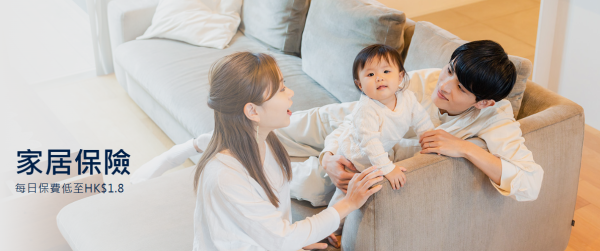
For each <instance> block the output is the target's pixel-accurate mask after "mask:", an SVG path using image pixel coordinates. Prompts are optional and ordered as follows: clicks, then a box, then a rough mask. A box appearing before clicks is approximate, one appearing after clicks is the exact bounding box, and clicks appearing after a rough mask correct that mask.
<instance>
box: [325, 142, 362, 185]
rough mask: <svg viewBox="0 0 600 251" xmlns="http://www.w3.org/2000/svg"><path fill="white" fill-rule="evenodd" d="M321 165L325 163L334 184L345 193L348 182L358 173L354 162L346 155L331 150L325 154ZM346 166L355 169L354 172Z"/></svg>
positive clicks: (326, 170)
mask: <svg viewBox="0 0 600 251" xmlns="http://www.w3.org/2000/svg"><path fill="white" fill-rule="evenodd" d="M321 165H323V168H324V169H325V172H327V175H329V177H330V178H331V181H332V182H333V184H334V185H335V186H336V187H337V188H339V189H340V190H342V192H344V193H346V189H348V182H350V180H351V179H352V177H354V173H358V171H357V170H356V168H355V167H354V165H353V164H352V162H350V161H348V160H347V159H346V157H344V156H341V155H333V154H332V153H331V152H326V153H325V154H324V155H323V160H322V163H321ZM346 168H348V169H349V170H352V171H354V173H353V172H348V171H347V170H346Z"/></svg>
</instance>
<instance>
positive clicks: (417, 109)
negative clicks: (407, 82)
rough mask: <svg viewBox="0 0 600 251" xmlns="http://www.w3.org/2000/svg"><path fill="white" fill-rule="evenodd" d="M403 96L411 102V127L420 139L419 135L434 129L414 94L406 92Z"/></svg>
mask: <svg viewBox="0 0 600 251" xmlns="http://www.w3.org/2000/svg"><path fill="white" fill-rule="evenodd" d="M405 92H409V93H406V94H405V95H404V96H405V97H406V98H407V99H408V101H409V102H411V105H412V111H411V115H412V116H411V118H412V120H411V127H412V128H413V129H414V130H415V132H416V133H417V138H421V135H422V134H423V133H425V132H427V131H431V130H433V129H434V128H435V127H434V126H433V123H432V122H431V118H430V117H429V114H428V113H427V111H425V108H423V106H422V105H421V104H420V103H419V101H418V100H417V98H416V97H415V95H414V94H412V93H410V91H408V90H406V91H405Z"/></svg>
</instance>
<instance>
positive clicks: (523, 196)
mask: <svg viewBox="0 0 600 251" xmlns="http://www.w3.org/2000/svg"><path fill="white" fill-rule="evenodd" d="M440 72H441V69H424V70H417V71H412V72H409V73H408V74H409V76H410V86H409V89H410V90H411V91H413V93H414V94H415V95H416V98H417V100H419V102H420V103H421V104H422V105H423V107H424V108H425V110H426V111H427V112H428V113H429V115H430V117H431V121H432V122H433V124H434V126H436V129H443V130H445V131H447V132H448V133H450V134H452V135H454V136H456V137H458V138H461V139H469V138H473V137H479V138H481V139H483V140H484V141H485V143H486V144H487V148H488V150H489V152H490V153H491V154H493V155H494V156H496V157H499V158H500V159H501V162H502V176H501V181H500V184H499V185H498V184H496V183H495V182H493V181H492V180H491V179H490V182H491V183H492V185H493V186H494V187H495V188H496V189H497V190H498V192H500V193H501V194H502V195H505V196H509V197H511V198H513V199H515V200H517V201H531V200H535V199H537V197H538V194H539V192H540V188H541V186H542V179H543V175H544V171H543V169H542V167H541V166H540V165H538V164H537V163H535V161H534V159H533V154H532V153H531V151H529V149H527V147H526V146H525V144H524V142H525V139H524V138H523V137H522V132H521V127H520V124H519V122H517V121H516V120H515V119H514V115H513V110H512V106H511V104H510V102H509V101H508V100H501V101H499V102H496V104H495V105H494V106H491V107H487V108H484V109H481V110H476V109H472V110H470V111H468V112H465V113H463V114H460V115H457V116H449V115H448V114H441V113H440V111H439V109H438V108H437V107H436V106H435V105H434V104H433V102H432V100H431V94H432V93H433V91H434V90H435V87H436V85H437V81H438V78H439V75H440ZM351 115H352V114H350V115H349V116H347V117H346V118H345V119H344V120H345V121H348V120H352V117H351ZM345 127H347V125H345V123H342V124H341V125H340V127H338V128H337V129H336V130H335V131H334V132H333V133H331V134H330V135H329V136H327V138H326V139H325V148H324V149H323V153H324V152H332V153H336V152H337V151H338V147H339V145H338V139H337V138H338V137H340V135H341V133H342V132H343V131H344V130H345V129H346V128H345ZM410 141H412V142H409V143H408V144H407V143H406V142H407V141H404V142H403V145H411V144H412V145H413V147H412V149H415V148H414V146H419V143H418V138H414V139H411V140H410ZM407 149H408V148H407Z"/></svg>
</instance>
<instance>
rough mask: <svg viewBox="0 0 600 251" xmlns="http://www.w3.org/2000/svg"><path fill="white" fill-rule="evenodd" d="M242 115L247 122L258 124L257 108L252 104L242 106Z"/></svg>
mask: <svg viewBox="0 0 600 251" xmlns="http://www.w3.org/2000/svg"><path fill="white" fill-rule="evenodd" d="M244 115H246V117H247V118H248V119H249V120H252V121H254V122H256V123H258V122H260V117H259V116H258V106H257V105H255V104H253V103H247V104H246V105H245V106H244Z"/></svg>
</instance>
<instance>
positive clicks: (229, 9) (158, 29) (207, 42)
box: [137, 0, 242, 49]
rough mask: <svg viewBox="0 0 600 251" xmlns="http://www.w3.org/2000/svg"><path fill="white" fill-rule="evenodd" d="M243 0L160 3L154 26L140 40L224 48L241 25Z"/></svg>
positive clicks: (197, 0) (199, 0) (153, 21)
mask: <svg viewBox="0 0 600 251" xmlns="http://www.w3.org/2000/svg"><path fill="white" fill-rule="evenodd" d="M241 6H242V0H220V1H211V0H160V2H159V3H158V6H157V7H156V13H154V16H153V17H152V25H151V26H150V27H149V28H148V29H147V30H146V32H145V33H144V35H142V36H140V37H138V38H137V39H149V38H168V39H173V40H178V41H183V42H186V43H189V44H192V45H197V46H205V47H212V48H217V49H223V48H225V47H226V46H227V45H228V44H229V41H231V38H233V36H234V35H235V33H236V31H237V28H238V25H239V24H240V20H241V18H240V15H239V13H240V9H241Z"/></svg>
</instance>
